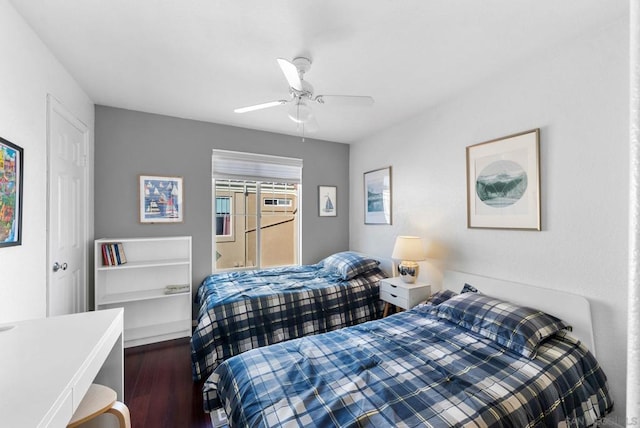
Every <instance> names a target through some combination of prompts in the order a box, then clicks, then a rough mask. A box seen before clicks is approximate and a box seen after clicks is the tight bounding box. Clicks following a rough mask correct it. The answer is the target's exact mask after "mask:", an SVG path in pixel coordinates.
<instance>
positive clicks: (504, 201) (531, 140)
mask: <svg viewBox="0 0 640 428" xmlns="http://www.w3.org/2000/svg"><path fill="white" fill-rule="evenodd" d="M466 150H467V227H469V228H489V229H522V230H541V225H540V163H539V156H540V130H539V129H533V130H531V131H526V132H522V133H519V134H514V135H509V136H507V137H503V138H499V139H496V140H491V141H487V142H484V143H480V144H476V145H473V146H468V147H467V149H466Z"/></svg>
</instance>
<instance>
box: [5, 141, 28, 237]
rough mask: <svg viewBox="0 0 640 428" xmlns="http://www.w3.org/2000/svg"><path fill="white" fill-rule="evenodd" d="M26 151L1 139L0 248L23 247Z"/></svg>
mask: <svg viewBox="0 0 640 428" xmlns="http://www.w3.org/2000/svg"><path fill="white" fill-rule="evenodd" d="M23 166H24V150H23V149H22V147H20V146H18V145H16V144H13V143H12V142H11V141H8V140H5V139H4V138H2V137H0V248H2V247H12V246H16V245H22V198H23V193H24V192H23V188H22V183H23V175H24V174H23V171H22V169H23Z"/></svg>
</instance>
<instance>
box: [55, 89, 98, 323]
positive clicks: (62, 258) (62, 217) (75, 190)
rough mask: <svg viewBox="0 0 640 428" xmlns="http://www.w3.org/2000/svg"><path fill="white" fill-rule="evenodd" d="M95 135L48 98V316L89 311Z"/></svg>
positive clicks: (62, 107) (58, 103)
mask: <svg viewBox="0 0 640 428" xmlns="http://www.w3.org/2000/svg"><path fill="white" fill-rule="evenodd" d="M88 135H89V131H88V128H87V126H86V125H85V124H83V123H82V122H81V121H79V120H78V119H77V118H75V117H74V116H73V115H71V114H70V113H69V112H68V111H67V109H66V108H65V107H64V106H63V105H62V104H60V102H58V101H57V100H56V99H55V98H53V97H52V96H50V95H49V97H48V147H47V150H48V162H49V165H48V168H49V177H48V205H47V207H48V227H47V239H48V252H47V260H48V274H47V315H48V316H54V315H63V314H70V313H76V312H84V311H86V309H87V263H86V261H87V244H86V242H87V235H88V232H87V203H88V202H87V183H88V178H87V150H88Z"/></svg>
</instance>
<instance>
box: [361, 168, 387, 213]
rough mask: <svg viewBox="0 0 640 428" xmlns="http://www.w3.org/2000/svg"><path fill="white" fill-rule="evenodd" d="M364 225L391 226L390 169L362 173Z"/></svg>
mask: <svg viewBox="0 0 640 428" xmlns="http://www.w3.org/2000/svg"><path fill="white" fill-rule="evenodd" d="M364 224H391V167H390V166H389V167H386V168H380V169H376V170H373V171H369V172H365V173H364Z"/></svg>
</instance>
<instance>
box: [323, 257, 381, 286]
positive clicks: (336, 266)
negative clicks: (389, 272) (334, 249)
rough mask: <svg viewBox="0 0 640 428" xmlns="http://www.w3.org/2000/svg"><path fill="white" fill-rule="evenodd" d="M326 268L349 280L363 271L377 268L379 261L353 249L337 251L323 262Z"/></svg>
mask: <svg viewBox="0 0 640 428" xmlns="http://www.w3.org/2000/svg"><path fill="white" fill-rule="evenodd" d="M321 263H322V264H323V267H324V269H325V270H328V271H330V272H334V273H337V274H338V275H340V277H341V278H342V279H344V280H349V279H351V278H353V277H354V276H357V275H360V274H361V273H364V272H368V271H370V270H371V269H373V268H377V267H378V265H379V264H380V262H379V261H377V260H374V259H371V258H369V257H366V256H363V255H362V254H358V253H355V252H353V251H343V252H341V253H335V254H332V255H330V256H329V257H327V258H326V259H324V260H323V261H322V262H321Z"/></svg>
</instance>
